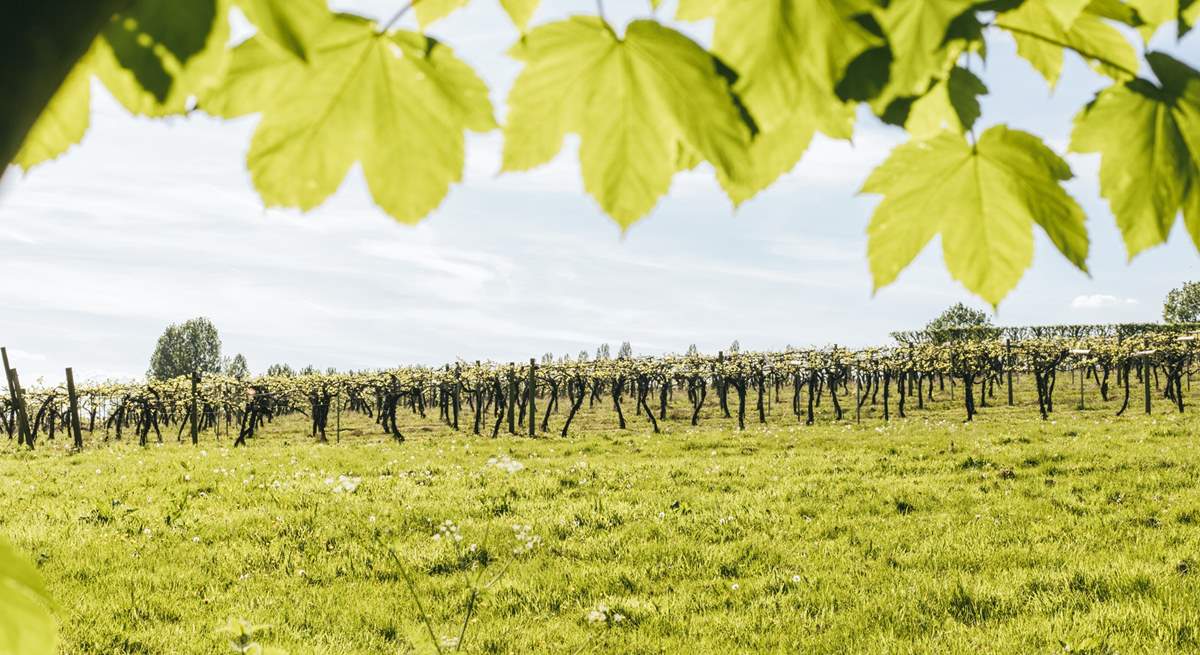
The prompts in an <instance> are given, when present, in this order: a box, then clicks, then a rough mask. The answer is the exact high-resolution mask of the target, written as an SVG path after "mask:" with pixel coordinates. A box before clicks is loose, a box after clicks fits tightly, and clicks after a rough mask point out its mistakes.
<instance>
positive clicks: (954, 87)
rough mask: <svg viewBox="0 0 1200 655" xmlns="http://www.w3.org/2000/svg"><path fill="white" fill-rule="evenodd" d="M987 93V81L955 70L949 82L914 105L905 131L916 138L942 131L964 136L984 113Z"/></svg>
mask: <svg viewBox="0 0 1200 655" xmlns="http://www.w3.org/2000/svg"><path fill="white" fill-rule="evenodd" d="M985 93H987V87H986V86H984V84H983V80H981V79H979V78H978V77H976V76H975V74H974V73H972V72H971V71H969V70H967V69H965V68H962V67H957V66H956V67H955V68H953V69H952V70H951V71H950V75H949V76H947V77H946V79H945V80H940V81H938V82H937V83H936V84H934V86H933V88H932V89H930V90H929V92H928V93H926V94H925V95H923V96H921V97H920V98H918V99H917V100H916V102H914V103H912V107H911V108H910V109H909V112H908V118H907V120H906V121H905V123H904V129H906V130H908V133H909V134H910V135H912V137H913V138H914V139H924V138H928V137H931V136H935V135H936V134H937V133H938V132H941V131H942V130H954V131H955V132H959V133H963V132H966V131H967V130H969V129H971V126H973V125H974V124H975V121H976V120H978V119H979V116H980V114H981V113H983V110H982V109H981V108H980V106H979V96H981V95H984V94H985Z"/></svg>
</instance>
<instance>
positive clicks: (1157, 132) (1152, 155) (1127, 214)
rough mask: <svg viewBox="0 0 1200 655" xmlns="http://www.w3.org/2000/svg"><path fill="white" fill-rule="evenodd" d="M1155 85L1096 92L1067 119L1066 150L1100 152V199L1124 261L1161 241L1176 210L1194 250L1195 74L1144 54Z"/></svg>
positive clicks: (1199, 219) (1199, 201) (1199, 136)
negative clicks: (1117, 232)
mask: <svg viewBox="0 0 1200 655" xmlns="http://www.w3.org/2000/svg"><path fill="white" fill-rule="evenodd" d="M1147 60H1148V61H1149V62H1150V66H1151V68H1152V69H1153V70H1154V74H1155V76H1156V77H1158V81H1159V84H1157V85H1156V84H1154V83H1152V82H1150V81H1147V80H1144V79H1136V80H1131V81H1129V82H1126V83H1125V84H1120V85H1115V86H1112V87H1109V88H1108V89H1105V90H1104V91H1101V92H1100V93H1099V94H1098V95H1097V96H1096V99H1095V100H1094V101H1092V103H1091V104H1090V105H1089V106H1088V107H1087V108H1085V109H1084V110H1083V111H1082V112H1080V114H1079V115H1078V116H1077V117H1076V118H1075V129H1074V131H1073V132H1072V133H1071V150H1073V151H1075V152H1095V153H1100V193H1101V194H1102V195H1103V196H1104V197H1105V198H1106V199H1107V200H1108V202H1109V206H1110V207H1111V208H1112V212H1113V214H1114V215H1115V216H1116V219H1117V225H1118V226H1119V227H1120V228H1121V234H1122V236H1124V238H1125V248H1126V251H1127V252H1128V254H1129V257H1130V258H1132V257H1133V256H1134V255H1137V254H1138V253H1140V252H1141V251H1143V250H1145V249H1147V248H1150V247H1151V246H1156V245H1158V244H1160V243H1162V242H1164V241H1166V240H1167V237H1168V236H1169V235H1170V232H1171V228H1172V226H1174V224H1175V217H1176V216H1178V215H1179V212H1180V211H1182V212H1183V215H1184V222H1185V224H1186V225H1187V228H1188V231H1189V232H1190V233H1191V235H1192V240H1193V241H1195V242H1196V244H1197V247H1200V73H1197V71H1196V70H1194V69H1192V68H1190V67H1189V66H1187V65H1185V64H1183V63H1181V62H1179V61H1177V60H1175V59H1172V58H1171V57H1169V56H1167V55H1165V54H1162V53H1158V52H1154V53H1150V54H1149V55H1148V56H1147Z"/></svg>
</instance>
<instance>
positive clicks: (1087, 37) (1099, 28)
mask: <svg viewBox="0 0 1200 655" xmlns="http://www.w3.org/2000/svg"><path fill="white" fill-rule="evenodd" d="M1057 2H1059V0H1026V2H1024V3H1023V4H1022V5H1021V6H1020V7H1018V8H1017V9H1015V10H1013V11H1009V12H1005V13H1003V14H1000V16H998V17H997V19H996V24H997V25H999V26H1000V27H1001V28H1003V29H1005V30H1008V31H1009V32H1010V33H1011V34H1012V35H1013V38H1014V39H1016V42H1017V54H1019V55H1021V57H1023V58H1024V59H1025V60H1026V61H1028V62H1029V63H1030V64H1032V65H1033V67H1034V68H1035V69H1037V71H1038V72H1039V73H1041V74H1042V77H1044V78H1046V81H1047V82H1048V83H1049V84H1050V86H1054V85H1055V84H1057V83H1058V77H1059V74H1060V73H1061V72H1062V65H1063V49H1064V48H1070V49H1072V50H1073V51H1075V52H1076V53H1077V54H1079V55H1080V56H1081V57H1083V58H1084V59H1086V60H1088V61H1089V62H1090V63H1092V64H1093V66H1094V67H1095V68H1096V71H1097V72H1099V73H1101V74H1103V75H1107V76H1108V77H1111V78H1112V79H1114V80H1118V81H1123V80H1127V79H1130V78H1132V77H1133V76H1134V75H1135V74H1136V71H1137V69H1138V57H1137V52H1136V51H1135V50H1134V49H1133V46H1132V45H1131V44H1130V43H1129V41H1128V40H1127V39H1126V38H1125V37H1124V36H1122V34H1121V32H1120V31H1119V30H1117V29H1116V28H1115V27H1113V26H1112V25H1109V24H1108V23H1106V22H1105V21H1104V20H1103V19H1102V18H1101V17H1100V16H1099V15H1097V14H1095V13H1092V12H1091V11H1090V10H1089V11H1084V12H1082V13H1080V14H1078V15H1077V16H1076V18H1075V20H1074V21H1073V22H1072V23H1071V24H1070V25H1069V27H1063V26H1062V25H1061V24H1060V23H1059V22H1058V13H1056V10H1055V9H1054V7H1056V6H1057V5H1056V3H1057ZM1060 11H1061V10H1060Z"/></svg>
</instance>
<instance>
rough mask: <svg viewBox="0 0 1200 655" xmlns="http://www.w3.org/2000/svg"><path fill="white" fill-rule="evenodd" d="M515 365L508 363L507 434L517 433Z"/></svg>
mask: <svg viewBox="0 0 1200 655" xmlns="http://www.w3.org/2000/svg"><path fill="white" fill-rule="evenodd" d="M516 366H517V365H516V364H514V363H512V362H509V363H508V433H509V434H516V433H517V377H516V375H514V373H513V372H514V371H515V369H516Z"/></svg>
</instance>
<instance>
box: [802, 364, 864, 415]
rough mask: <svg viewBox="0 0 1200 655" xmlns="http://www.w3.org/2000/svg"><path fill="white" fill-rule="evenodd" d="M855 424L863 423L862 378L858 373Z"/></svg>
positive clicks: (810, 391)
mask: <svg viewBox="0 0 1200 655" xmlns="http://www.w3.org/2000/svg"><path fill="white" fill-rule="evenodd" d="M808 392H809V393H812V389H809V390H808ZM854 422H855V423H862V376H861V375H859V374H858V373H855V374H854Z"/></svg>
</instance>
